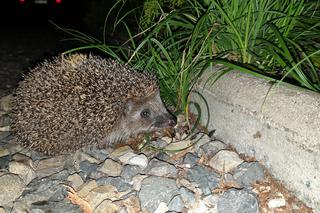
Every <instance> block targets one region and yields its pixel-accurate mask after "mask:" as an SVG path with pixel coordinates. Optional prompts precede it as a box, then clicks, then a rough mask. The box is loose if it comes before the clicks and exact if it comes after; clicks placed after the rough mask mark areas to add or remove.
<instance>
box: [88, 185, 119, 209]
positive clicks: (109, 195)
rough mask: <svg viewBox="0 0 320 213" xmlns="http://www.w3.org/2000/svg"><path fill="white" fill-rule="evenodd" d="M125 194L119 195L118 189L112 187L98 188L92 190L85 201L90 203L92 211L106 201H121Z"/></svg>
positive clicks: (103, 186)
mask: <svg viewBox="0 0 320 213" xmlns="http://www.w3.org/2000/svg"><path fill="white" fill-rule="evenodd" d="M122 195H123V194H122V193H119V192H118V191H117V189H116V188H115V187H114V186H112V185H102V186H97V187H96V188H93V189H91V190H90V192H89V193H88V194H87V196H85V200H86V201H88V203H89V204H90V206H91V207H92V209H95V208H96V207H97V206H99V205H100V204H101V203H102V201H104V200H107V199H108V200H112V201H113V200H117V199H120V198H121V196H122Z"/></svg>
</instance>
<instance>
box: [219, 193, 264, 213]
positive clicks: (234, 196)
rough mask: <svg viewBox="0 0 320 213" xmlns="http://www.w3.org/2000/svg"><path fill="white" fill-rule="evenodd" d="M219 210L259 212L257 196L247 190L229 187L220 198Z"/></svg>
mask: <svg viewBox="0 0 320 213" xmlns="http://www.w3.org/2000/svg"><path fill="white" fill-rule="evenodd" d="M218 212H228V213H238V212H246V213H259V203H258V200H257V197H256V196H255V195H254V194H253V193H252V192H249V191H247V190H236V189H229V190H228V191H226V192H224V193H223V194H222V195H221V196H220V197H219V199H218Z"/></svg>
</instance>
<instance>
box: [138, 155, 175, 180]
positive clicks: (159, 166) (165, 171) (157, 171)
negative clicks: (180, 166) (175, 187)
mask: <svg viewBox="0 0 320 213" xmlns="http://www.w3.org/2000/svg"><path fill="white" fill-rule="evenodd" d="M144 172H145V173H146V174H148V175H154V176H162V177H173V178H176V177H177V176H178V171H177V169H176V167H175V166H173V165H172V164H169V163H167V162H164V161H160V160H158V159H156V158H154V159H152V160H151V161H150V163H149V165H148V167H147V168H146V169H145V170H144Z"/></svg>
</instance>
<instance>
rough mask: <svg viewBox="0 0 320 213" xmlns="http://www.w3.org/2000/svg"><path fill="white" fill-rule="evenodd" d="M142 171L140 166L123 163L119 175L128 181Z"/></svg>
mask: <svg viewBox="0 0 320 213" xmlns="http://www.w3.org/2000/svg"><path fill="white" fill-rule="evenodd" d="M141 171H142V168H141V167H140V166H134V165H129V164H127V165H125V166H124V167H123V169H122V172H121V177H122V178H123V179H124V180H125V181H127V182H130V181H131V180H132V178H133V177H134V176H136V175H137V174H139V173H140V172H141Z"/></svg>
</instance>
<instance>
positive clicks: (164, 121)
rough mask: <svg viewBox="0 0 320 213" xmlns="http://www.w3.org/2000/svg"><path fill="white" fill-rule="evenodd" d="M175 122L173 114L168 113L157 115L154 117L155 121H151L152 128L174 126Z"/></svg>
mask: <svg viewBox="0 0 320 213" xmlns="http://www.w3.org/2000/svg"><path fill="white" fill-rule="evenodd" d="M176 124H177V120H176V118H175V117H174V116H172V115H170V114H164V115H159V116H157V117H156V118H155V122H154V123H153V125H152V126H153V127H154V128H159V129H162V128H167V127H174V126H175V125H176Z"/></svg>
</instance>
